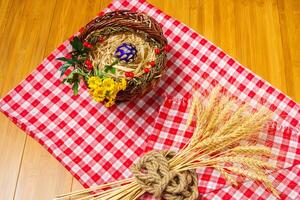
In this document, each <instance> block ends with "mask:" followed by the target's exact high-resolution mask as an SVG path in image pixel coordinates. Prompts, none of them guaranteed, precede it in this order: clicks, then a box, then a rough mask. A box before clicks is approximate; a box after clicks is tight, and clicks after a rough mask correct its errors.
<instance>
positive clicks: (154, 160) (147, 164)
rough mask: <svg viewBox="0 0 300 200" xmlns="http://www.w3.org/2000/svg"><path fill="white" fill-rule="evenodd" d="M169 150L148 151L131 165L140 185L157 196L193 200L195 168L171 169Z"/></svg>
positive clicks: (168, 198) (195, 181)
mask: <svg viewBox="0 0 300 200" xmlns="http://www.w3.org/2000/svg"><path fill="white" fill-rule="evenodd" d="M174 156H175V152H171V151H160V152H157V151H150V152H148V153H147V154H145V155H144V156H143V157H142V158H140V160H138V162H137V163H136V164H134V165H132V167H131V172H132V173H133V174H134V176H135V178H136V180H137V183H138V184H139V185H140V187H141V188H142V189H143V190H145V191H146V192H149V193H151V194H153V195H154V196H155V197H157V198H163V199H166V200H195V199H197V198H198V184H197V183H198V180H197V179H198V178H197V174H196V171H195V170H187V171H182V172H177V171H174V170H171V169H170V167H169V163H168V160H170V159H171V158H172V157H174Z"/></svg>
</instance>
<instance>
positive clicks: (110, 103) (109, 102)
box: [104, 100, 115, 108]
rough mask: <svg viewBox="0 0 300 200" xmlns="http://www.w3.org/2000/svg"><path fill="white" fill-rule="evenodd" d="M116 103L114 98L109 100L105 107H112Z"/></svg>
mask: <svg viewBox="0 0 300 200" xmlns="http://www.w3.org/2000/svg"><path fill="white" fill-rule="evenodd" d="M114 104H115V101H113V100H109V101H107V102H106V103H105V104H104V105H105V107H107V108H108V107H111V106H112V105H114Z"/></svg>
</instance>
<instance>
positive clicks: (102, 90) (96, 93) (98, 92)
mask: <svg viewBox="0 0 300 200" xmlns="http://www.w3.org/2000/svg"><path fill="white" fill-rule="evenodd" d="M105 95H106V90H105V88H103V87H97V88H96V89H95V91H94V93H93V96H94V97H98V98H104V97H105Z"/></svg>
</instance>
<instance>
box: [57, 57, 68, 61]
mask: <svg viewBox="0 0 300 200" xmlns="http://www.w3.org/2000/svg"><path fill="white" fill-rule="evenodd" d="M56 60H60V61H64V62H67V61H68V60H69V59H68V58H65V57H60V58H56Z"/></svg>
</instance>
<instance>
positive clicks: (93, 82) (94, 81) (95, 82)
mask: <svg viewBox="0 0 300 200" xmlns="http://www.w3.org/2000/svg"><path fill="white" fill-rule="evenodd" d="M100 84H101V79H100V78H99V77H98V76H92V77H90V78H89V79H88V86H89V88H91V89H96V88H97V87H98V86H100Z"/></svg>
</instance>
